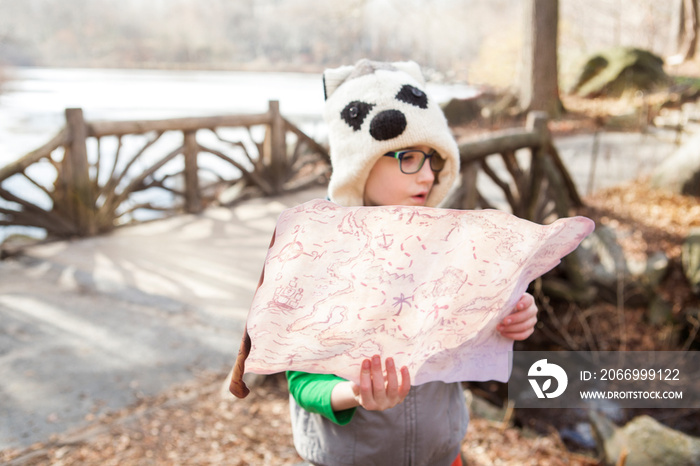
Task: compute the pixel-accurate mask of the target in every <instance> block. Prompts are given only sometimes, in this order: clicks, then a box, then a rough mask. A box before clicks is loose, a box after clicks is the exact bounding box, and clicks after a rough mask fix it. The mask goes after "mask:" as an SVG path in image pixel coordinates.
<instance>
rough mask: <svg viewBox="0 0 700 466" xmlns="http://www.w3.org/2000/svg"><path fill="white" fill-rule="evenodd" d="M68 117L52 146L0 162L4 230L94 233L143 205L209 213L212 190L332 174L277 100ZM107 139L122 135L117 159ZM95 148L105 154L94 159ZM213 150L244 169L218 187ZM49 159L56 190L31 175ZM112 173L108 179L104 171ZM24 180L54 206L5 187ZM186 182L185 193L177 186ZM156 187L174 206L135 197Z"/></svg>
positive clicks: (269, 191)
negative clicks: (239, 107)
mask: <svg viewBox="0 0 700 466" xmlns="http://www.w3.org/2000/svg"><path fill="white" fill-rule="evenodd" d="M65 114H66V126H65V127H64V128H63V129H62V130H60V131H59V132H58V134H56V136H54V137H53V138H52V139H51V140H50V141H49V142H48V143H46V144H44V145H43V146H42V147H40V148H38V149H36V150H34V151H32V152H30V153H28V154H27V155H25V156H24V157H21V158H20V159H19V160H17V161H16V162H14V163H11V164H9V165H7V166H5V167H3V168H0V198H2V199H4V200H5V202H4V203H3V204H2V205H0V226H1V225H20V226H27V227H37V228H41V229H44V230H45V231H46V233H47V235H48V236H49V237H70V236H90V235H95V234H99V233H104V232H107V231H110V230H112V229H113V228H114V227H115V226H116V225H118V224H120V223H126V221H125V219H127V218H130V216H132V215H133V213H134V212H135V211H136V210H139V209H141V210H152V211H170V212H189V213H197V212H200V211H201V210H202V209H203V208H204V207H205V206H206V205H207V204H208V203H210V202H211V201H212V199H211V194H209V195H207V194H205V193H212V192H221V191H222V190H223V189H226V188H228V187H231V186H234V185H235V186H237V187H238V189H237V192H238V193H239V195H240V193H243V194H245V193H246V192H247V191H249V190H254V191H255V192H257V193H259V194H262V195H275V194H281V193H283V192H287V191H290V190H296V189H303V188H305V187H307V186H310V185H312V184H315V183H323V182H324V181H326V180H327V175H328V160H329V158H328V153H327V151H326V149H325V148H324V147H322V146H321V145H319V144H318V143H317V142H316V141H314V140H313V139H312V138H310V137H309V136H307V135H306V134H305V133H304V132H302V131H301V130H300V129H299V128H297V127H296V126H295V125H293V124H292V123H290V122H289V121H288V120H286V119H285V118H283V117H282V115H281V114H280V111H279V103H278V102H277V101H271V102H270V103H269V110H268V111H267V112H265V113H260V114H246V115H228V116H215V117H201V118H177V119H167V120H151V121H102V122H99V121H95V122H87V121H85V120H84V118H83V112H82V110H81V109H67V110H66V112H65ZM253 127H262V128H264V136H263V137H262V140H256V139H255V138H254V137H253V133H252V131H251V128H253ZM225 128H238V129H241V130H247V134H248V138H247V141H244V140H243V139H241V140H228V139H226V138H225V137H224V136H223V135H222V130H223V129H225ZM203 131H210V132H211V133H213V134H214V135H215V136H216V139H217V140H218V143H219V145H220V146H224V147H226V149H224V148H215V147H212V146H207V145H205V144H204V143H203V142H201V138H199V137H198V133H199V132H203ZM168 132H175V133H181V135H182V138H181V140H182V142H181V143H180V144H178V145H177V147H175V148H174V149H171V150H169V151H167V153H166V154H165V155H162V154H161V155H157V156H156V157H155V159H154V157H153V156H151V157H150V159H149V160H148V161H147V162H145V161H144V159H146V157H145V156H144V154H146V153H150V152H154V151H153V150H150V149H152V148H153V146H154V145H155V144H156V143H157V142H158V141H159V140H160V139H161V138H162V136H163V135H164V134H166V133H168ZM131 135H143V136H145V137H144V138H143V140H144V141H145V142H142V143H141V145H140V147H137V148H136V150H135V151H132V153H130V154H128V153H126V152H127V151H126V150H125V149H124V144H123V142H124V137H125V136H131ZM105 138H116V139H117V140H118V142H117V144H116V148H115V149H114V150H113V153H111V154H110V155H111V157H105V154H104V153H103V152H104V151H105V149H104V147H106V146H107V145H108V144H105V143H104V141H105ZM258 139H260V137H258ZM246 142H247V144H246ZM113 146H114V144H113ZM88 147H91V148H92V149H93V150H92V152H96V154H92V156H90V157H89V155H88ZM149 150H150V152H149ZM204 154H209V155H210V156H212V155H213V156H214V157H215V158H218V159H220V160H222V161H224V162H225V163H226V164H230V166H233V167H235V169H236V171H237V173H238V175H237V176H233V177H231V178H229V179H224V178H223V177H222V176H220V174H216V173H214V175H215V176H217V177H218V179H217V180H216V181H214V182H213V183H211V185H210V186H201V185H200V184H201V180H202V179H203V177H202V176H201V175H202V171H203V167H202V166H201V164H200V159H201V157H202V156H203V155H204ZM177 158H180V160H179V164H178V166H181V167H182V168H181V169H179V171H176V172H173V171H172V170H171V171H170V172H168V173H163V170H162V168H163V167H164V166H166V164H168V163H170V162H172V161H173V160H176V159H177ZM46 162H48V163H49V164H50V165H51V166H52V167H53V170H52V172H53V173H55V179H54V180H53V186H50V185H47V184H46V181H45V180H43V181H40V180H37V179H36V176H32V175H31V174H30V173H29V171H30V167H32V166H35V165H36V164H46ZM105 170H107V171H108V173H109V174H108V176H104V171H105ZM42 172H43V173H45V172H46V170H42ZM15 176H19V177H23V178H24V181H29V183H30V184H31V185H33V187H34V188H36V189H38V190H39V191H40V192H43V194H44V196H45V197H46V198H47V199H48V201H49V202H44V204H47V205H49V207H48V208H45V207H41V206H40V205H39V203H37V202H32V201H29V200H28V199H29V197H28V196H26V195H20V193H17V192H11V191H10V190H9V189H6V188H5V187H4V186H3V183H4V182H6V181H7V180H9V179H10V178H12V177H15ZM177 179H179V180H180V185H181V187H180V188H179V189H178V188H177V183H173V181H175V180H177ZM5 186H6V185H5ZM151 188H160V189H163V190H166V191H169V192H170V193H171V194H172V196H173V198H174V200H175V202H174V203H173V204H172V205H170V206H167V207H163V206H158V205H154V204H152V203H149V202H141V203H139V202H138V201H135V200H134V198H135V194H137V193H139V192H142V191H145V190H148V189H151ZM207 196H209V197H207ZM159 213H160V212H159ZM166 213H167V212H166Z"/></svg>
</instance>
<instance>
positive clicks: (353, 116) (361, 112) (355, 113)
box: [340, 100, 374, 131]
mask: <svg viewBox="0 0 700 466" xmlns="http://www.w3.org/2000/svg"><path fill="white" fill-rule="evenodd" d="M373 108H374V104H368V103H365V102H360V101H359V100H353V101H352V102H350V103H349V104H347V105H346V106H345V108H344V109H343V110H342V111H341V112H340V116H341V117H343V120H345V123H347V124H348V126H350V127H351V128H352V129H354V130H355V131H359V130H360V128H361V127H362V122H363V121H365V118H367V115H369V112H371V111H372V109H373Z"/></svg>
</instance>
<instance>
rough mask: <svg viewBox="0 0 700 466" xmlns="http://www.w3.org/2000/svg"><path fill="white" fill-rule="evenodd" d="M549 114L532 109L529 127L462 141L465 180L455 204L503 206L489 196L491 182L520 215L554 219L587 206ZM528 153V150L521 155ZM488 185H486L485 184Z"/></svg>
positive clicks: (545, 220) (452, 202)
mask: <svg viewBox="0 0 700 466" xmlns="http://www.w3.org/2000/svg"><path fill="white" fill-rule="evenodd" d="M547 121H548V119H547V114H546V113H543V112H532V113H530V114H529V115H528V117H527V122H526V126H525V128H515V129H507V130H502V131H495V132H491V133H490V134H489V135H488V136H487V137H484V138H480V139H477V140H473V141H465V142H462V143H461V144H460V145H459V150H460V157H461V162H462V184H461V189H459V190H458V191H457V192H456V193H455V196H454V197H453V198H452V200H451V201H450V205H451V206H452V207H456V208H462V209H476V208H483V209H487V208H499V209H501V210H504V207H506V206H504V205H495V204H494V203H493V202H494V201H493V196H489V195H487V194H485V193H484V192H482V191H484V188H483V185H485V184H487V183H484V182H482V181H483V180H480V179H479V178H480V177H482V178H484V179H485V180H487V181H488V182H489V183H488V184H490V185H491V186H492V187H493V188H494V189H495V190H496V191H497V192H499V194H500V195H501V196H500V197H503V199H504V200H505V204H506V205H507V208H508V209H510V211H511V213H513V214H514V215H516V216H518V217H521V218H525V219H528V220H531V221H534V222H537V223H549V222H550V221H551V220H553V219H555V218H559V217H566V216H568V215H571V209H572V208H575V207H580V206H581V205H582V202H581V198H580V196H579V194H578V190H577V189H576V185H575V184H574V182H573V180H572V178H571V176H570V174H569V172H568V170H567V169H566V166H565V165H564V163H563V162H562V160H561V158H560V157H559V153H558V152H557V150H556V147H555V146H554V143H553V142H552V136H551V133H550V132H549V129H548V127H547ZM522 151H525V154H522V153H520V154H517V153H518V152H522ZM480 186H482V187H480Z"/></svg>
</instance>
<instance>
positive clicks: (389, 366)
mask: <svg viewBox="0 0 700 466" xmlns="http://www.w3.org/2000/svg"><path fill="white" fill-rule="evenodd" d="M398 388H399V381H398V378H397V376H396V365H395V364H394V359H393V358H386V393H387V395H388V396H389V398H394V397H395V396H396V394H397V391H398Z"/></svg>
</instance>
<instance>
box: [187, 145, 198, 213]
mask: <svg viewBox="0 0 700 466" xmlns="http://www.w3.org/2000/svg"><path fill="white" fill-rule="evenodd" d="M184 134H185V148H184V154H185V210H186V211H187V212H188V213H190V214H198V213H199V212H201V211H202V199H201V197H200V195H199V173H198V172H199V169H198V167H197V153H198V152H199V146H198V145H197V132H196V131H185V133H184Z"/></svg>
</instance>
